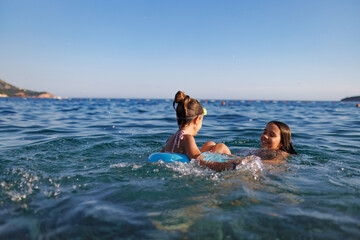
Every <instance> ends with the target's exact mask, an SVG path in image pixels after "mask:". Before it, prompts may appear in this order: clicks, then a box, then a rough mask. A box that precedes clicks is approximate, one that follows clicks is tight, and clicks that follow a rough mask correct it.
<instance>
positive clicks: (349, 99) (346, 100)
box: [341, 96, 360, 102]
mask: <svg viewBox="0 0 360 240" xmlns="http://www.w3.org/2000/svg"><path fill="white" fill-rule="evenodd" d="M341 101H342V102H360V96H355V97H347V98H343V99H341Z"/></svg>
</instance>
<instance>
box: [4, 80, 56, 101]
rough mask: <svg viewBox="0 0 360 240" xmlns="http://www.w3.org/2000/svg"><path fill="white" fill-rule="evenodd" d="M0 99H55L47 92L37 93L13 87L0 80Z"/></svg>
mask: <svg viewBox="0 0 360 240" xmlns="http://www.w3.org/2000/svg"><path fill="white" fill-rule="evenodd" d="M0 97H30V98H57V97H56V96H55V95H53V94H51V93H48V92H37V91H32V90H27V89H23V88H18V87H15V86H13V85H11V84H9V83H7V82H5V81H3V80H1V79H0Z"/></svg>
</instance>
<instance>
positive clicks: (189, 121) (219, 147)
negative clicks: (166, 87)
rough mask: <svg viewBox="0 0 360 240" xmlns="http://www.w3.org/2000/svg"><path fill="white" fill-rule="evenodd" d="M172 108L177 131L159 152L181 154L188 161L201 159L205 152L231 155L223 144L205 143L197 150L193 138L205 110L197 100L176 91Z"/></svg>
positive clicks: (200, 125)
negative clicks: (174, 113)
mask: <svg viewBox="0 0 360 240" xmlns="http://www.w3.org/2000/svg"><path fill="white" fill-rule="evenodd" d="M175 105H176V107H175ZM173 108H174V109H175V111H176V119H177V123H178V126H179V129H178V130H177V131H176V133H175V134H173V135H172V136H171V137H170V138H169V139H168V140H167V141H166V145H165V146H164V147H163V149H162V150H161V151H160V152H167V153H182V154H185V155H187V157H188V158H189V159H201V153H202V152H207V151H211V152H217V153H225V154H231V152H230V150H229V148H228V147H227V146H226V145H225V144H223V143H218V144H216V143H214V142H207V143H205V144H204V146H203V147H202V148H201V149H200V150H199V148H198V146H197V145H196V142H195V138H194V137H195V136H196V135H197V133H198V132H199V130H200V129H201V127H202V121H203V118H204V115H206V109H205V108H203V107H202V106H201V104H200V102H199V101H198V100H196V99H194V98H191V97H189V96H188V95H186V94H185V93H184V92H182V91H178V92H177V93H176V94H175V98H174V101H173ZM200 165H201V162H200Z"/></svg>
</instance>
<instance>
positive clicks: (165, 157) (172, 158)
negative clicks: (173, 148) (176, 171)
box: [147, 153, 190, 163]
mask: <svg viewBox="0 0 360 240" xmlns="http://www.w3.org/2000/svg"><path fill="white" fill-rule="evenodd" d="M160 160H161V161H164V162H166V163H174V162H182V163H189V162H190V159H189V158H188V157H187V156H186V155H185V154H181V153H153V154H151V155H150V156H149V157H148V159H147V161H148V162H157V161H160Z"/></svg>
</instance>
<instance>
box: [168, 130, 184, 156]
mask: <svg viewBox="0 0 360 240" xmlns="http://www.w3.org/2000/svg"><path fill="white" fill-rule="evenodd" d="M184 134H185V131H184V130H181V131H178V132H177V133H176V135H175V140H174V144H173V147H172V149H171V152H174V149H175V146H176V147H177V148H179V147H180V142H181V140H183V139H184Z"/></svg>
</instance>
